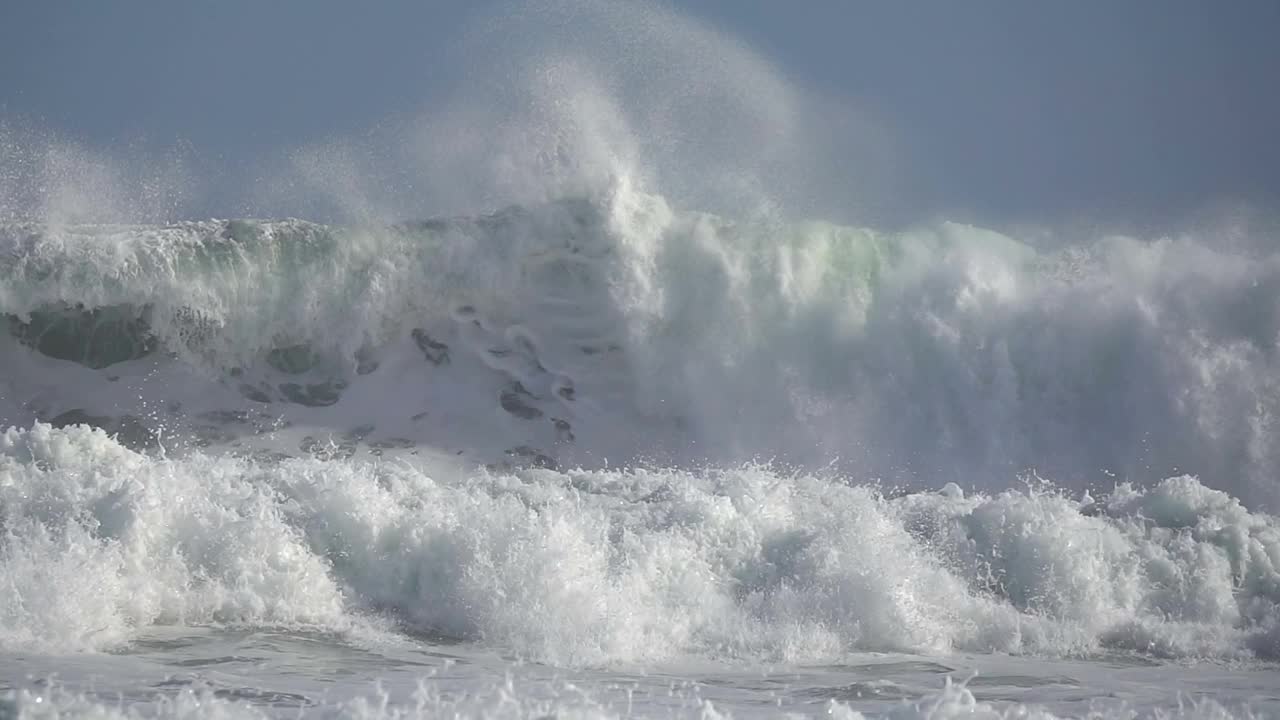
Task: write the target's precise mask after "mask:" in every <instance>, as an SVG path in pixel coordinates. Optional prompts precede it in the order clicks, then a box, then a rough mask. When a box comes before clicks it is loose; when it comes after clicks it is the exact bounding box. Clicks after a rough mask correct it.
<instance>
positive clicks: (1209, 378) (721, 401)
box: [0, 2, 1280, 720]
mask: <svg viewBox="0 0 1280 720" xmlns="http://www.w3.org/2000/svg"><path fill="white" fill-rule="evenodd" d="M547 7H550V8H551V9H552V11H554V12H550V15H548V17H549V18H550V20H545V19H544V20H539V19H538V18H541V17H542V15H538V17H536V18H533V19H530V17H529V16H528V15H520V14H519V13H517V14H516V15H515V16H513V19H509V20H508V22H509V23H510V26H504V25H502V24H501V23H498V25H497V27H498V30H491V32H498V33H501V32H503V30H502V28H503V27H508V30H509V29H510V27H515V28H518V29H519V30H520V32H519V33H508V35H510V36H512V37H515V36H516V35H519V36H520V37H521V38H523V39H524V41H525V42H526V43H527V46H526V45H519V44H517V43H512V44H511V45H509V46H503V47H504V49H505V51H506V52H507V53H508V55H500V56H499V57H496V58H490V57H489V56H488V55H485V56H484V58H485V61H486V62H488V61H490V60H492V68H496V69H494V70H492V72H491V75H492V76H493V77H499V78H503V79H504V82H508V83H509V85H500V84H499V85H498V86H495V85H492V84H491V85H485V84H484V83H481V82H479V81H475V82H474V83H473V85H474V88H470V89H467V90H465V91H463V92H462V93H461V95H460V98H459V99H457V100H456V101H455V102H452V103H448V104H446V109H445V110H438V109H437V110H435V111H433V112H430V113H428V114H427V118H428V119H427V120H425V121H422V122H417V121H415V122H413V123H410V124H409V126H407V127H396V128H394V129H393V130H392V131H387V132H386V133H384V134H382V135H377V134H376V133H375V134H373V136H372V139H368V138H365V139H364V140H360V141H356V140H345V141H335V142H334V143H331V144H322V145H317V146H313V147H306V148H302V149H295V150H294V151H291V152H290V153H289V154H288V158H287V162H282V167H283V168H284V169H281V167H271V168H268V169H267V170H262V172H261V174H260V177H259V178H258V179H259V180H261V179H262V178H266V180H263V181H262V182H256V181H254V182H250V181H248V180H246V181H244V182H242V183H237V187H238V188H240V189H242V190H243V192H244V193H245V194H246V195H247V196H248V198H249V199H248V200H245V201H244V202H242V203H239V204H237V207H246V208H248V210H249V211H247V212H244V213H228V214H226V215H222V216H220V218H221V219H207V220H192V219H190V218H192V217H205V215H201V214H197V213H195V212H190V211H184V210H182V206H181V202H178V201H176V200H173V198H174V197H178V196H180V195H181V192H179V190H178V189H177V188H178V187H179V186H180V185H182V181H181V176H182V173H179V172H176V171H175V172H172V173H170V172H168V171H167V170H166V169H165V168H160V169H157V168H155V167H153V166H152V164H151V160H150V159H147V158H141V157H140V156H139V157H135V156H133V155H129V154H128V153H127V152H126V153H125V154H124V156H123V158H122V157H121V156H120V155H118V154H117V155H111V154H105V155H100V154H95V153H94V152H93V151H91V150H89V149H86V148H85V147H83V146H79V145H76V144H74V143H67V142H64V141H62V140H61V139H58V138H52V139H51V138H49V137H45V136H43V135H41V134H40V132H38V131H36V132H34V133H33V132H28V131H27V130H21V131H19V130H16V129H15V126H12V125H5V124H0V159H2V160H3V161H4V163H3V167H2V168H0V169H2V170H3V172H0V718H11V717H12V718H55V717H98V718H114V717H130V718H133V717H171V716H181V717H185V718H263V717H284V718H292V717H299V716H303V715H305V716H312V715H316V716H321V717H358V718H409V717H442V716H447V717H493V718H516V717H530V718H534V717H618V716H638V717H704V718H712V717H726V716H732V717H775V716H782V715H787V716H792V717H808V716H822V715H827V716H836V717H846V718H860V717H893V718H916V717H921V718H936V719H939V720H940V719H943V718H952V717H961V716H965V717H971V716H977V717H992V718H994V717H1036V718H1055V717H1061V718H1067V717H1086V716H1087V717H1091V718H1105V719H1107V720H1111V719H1115V720H1120V719H1122V718H1123V719H1129V718H1135V717H1142V718H1147V717H1162V718H1163V717H1178V718H1183V717H1186V718H1206V719H1208V718H1214V719H1219V718H1236V717H1240V718H1245V717H1270V716H1273V715H1275V714H1276V713H1277V712H1280V681H1277V680H1276V678H1277V676H1278V672H1280V518H1278V517H1277V515H1276V513H1280V483H1278V482H1277V480H1278V479H1280V443H1277V441H1276V438H1277V437H1280V352H1278V349H1277V348H1278V344H1280V252H1277V251H1276V250H1274V249H1273V247H1272V245H1273V243H1270V242H1269V240H1268V238H1266V237H1262V238H1261V239H1259V238H1257V237H1253V236H1250V235H1249V234H1248V233H1247V232H1244V231H1239V229H1238V228H1231V227H1211V226H1209V225H1205V226H1203V227H1198V228H1195V229H1187V230H1185V231H1181V232H1161V233H1147V234H1143V233H1126V232H1119V231H1117V232H1107V231H1098V232H1093V233H1085V234H1076V235H1069V234H1065V233H1063V234H1058V235H1054V236H1053V237H1051V238H1049V239H1046V236H1045V234H1044V233H1035V232H1027V233H1025V234H1022V233H1019V232H1017V231H1013V230H1009V229H1007V228H1001V229H999V230H997V229H989V228H985V227H982V226H981V225H979V224H972V223H961V222H951V221H947V220H930V219H916V220H914V221H912V222H910V223H897V224H893V226H892V227H890V226H889V224H885V225H884V226H881V225H878V224H876V223H872V222H857V221H856V220H850V219H849V218H848V216H849V215H856V214H857V213H853V212H851V213H844V212H842V210H843V209H847V207H846V206H849V205H852V204H853V200H851V199H850V198H852V197H854V196H855V195H857V192H858V190H857V188H856V187H855V186H856V183H854V182H853V181H852V180H850V181H848V182H845V181H837V180H836V179H834V178H833V176H832V175H831V172H832V167H830V166H831V165H839V164H840V161H837V160H833V159H832V156H833V153H832V152H827V151H826V150H825V149H824V148H823V147H820V146H817V145H815V143H817V142H818V141H816V140H814V138H817V137H821V136H822V132H820V130H823V129H826V130H830V129H831V127H836V128H837V129H839V131H840V132H847V131H849V128H850V127H852V125H849V124H847V123H843V121H841V122H839V123H837V122H835V121H834V120H832V118H833V116H834V115H837V114H838V109H837V108H836V107H835V106H834V105H832V104H830V103H819V102H817V101H815V100H814V99H813V98H811V97H808V96H807V95H806V94H805V93H804V92H801V91H800V90H798V89H796V88H794V87H792V86H791V85H790V84H788V83H787V82H786V81H785V80H784V79H783V78H782V76H781V75H779V74H778V73H776V72H775V71H774V70H773V69H772V68H771V67H770V66H769V65H768V64H767V63H765V62H764V61H763V60H761V59H759V58H758V57H756V56H755V55H754V54H752V53H751V52H750V51H749V50H747V49H746V48H745V47H743V46H742V45H741V44H739V43H738V42H737V41H734V40H732V39H729V38H725V37H724V36H722V35H721V34H719V33H716V32H713V31H711V30H709V29H708V28H706V27H703V26H702V25H701V24H699V23H697V22H695V21H693V20H689V19H686V18H682V17H679V16H676V15H675V14H674V13H671V12H667V11H665V10H661V9H655V8H640V7H639V6H637V7H635V8H633V7H630V6H617V5H612V4H609V3H597V2H580V3H579V2H564V3H555V2H553V3H547V4H544V5H539V6H538V8H540V9H539V10H538V12H543V11H546V8H547ZM557 8H558V10H556V9H557ZM556 12H562V13H571V14H572V17H574V18H575V22H583V23H585V24H586V25H587V27H588V28H589V29H590V30H591V33H583V35H582V36H581V37H579V36H574V37H573V38H572V42H568V41H565V40H564V38H560V37H559V36H558V35H556V33H557V32H560V31H559V30H556V28H559V27H560V25H557V24H556V18H557V17H559V16H557V15H556V14H555V13H556ZM540 22H543V23H545V26H544V25H539V24H538V23H540ZM548 28H550V29H548ZM592 33H594V34H592ZM485 37H488V36H485V35H484V34H483V33H481V35H480V43H481V46H482V47H483V48H485V49H486V50H487V49H488V48H491V47H494V45H493V43H488V44H485V43H486V41H485V40H484V38H485ZM557 38H559V39H557ZM584 38H585V39H584ZM599 38H603V39H599ZM609 38H613V41H617V42H613V41H610V40H609ZM623 40H625V42H623ZM611 42H613V45H611V44H610V43H611ZM574 43H578V44H577V45H574ZM593 43H596V44H594V45H593ZM615 45H616V46H617V47H619V48H621V50H617V49H616V48H615V47H614V46H615ZM615 50H616V52H615ZM622 55H626V57H625V58H624V60H625V62H624V61H622V60H618V59H617V57H620V56H622ZM708 57H713V58H716V59H717V60H716V62H708V61H707V60H706V58H708ZM479 63H480V61H479V60H477V61H475V64H479ZM513 67H518V68H520V71H519V72H515V71H512V70H511V68H513ZM637 68H639V70H637ZM526 70H527V72H526ZM477 74H478V75H483V73H477ZM495 87H496V88H497V89H495ZM691 88H692V89H691ZM495 98H497V99H496V100H495ZM828 122H830V123H831V127H826V126H825V125H823V124H824V123H828ZM819 126H822V127H819ZM473 128H482V129H483V130H482V131H480V132H478V133H477V132H475V131H473ZM672 128H678V129H679V130H680V132H672ZM361 142H367V143H368V144H367V145H360V144H359V143H361ZM743 148H753V149H756V151H755V152H754V153H752V154H751V157H750V158H746V159H744V158H743V155H744V153H743V150H742V149H743ZM370 158H372V160H370ZM825 160H831V162H830V163H828V164H824V161H825ZM424 168H425V169H424ZM256 171H257V169H255V172H256ZM407 177H412V178H413V179H414V181H413V182H409V181H407V180H405V178H407ZM281 178H287V181H286V180H282V179H281ZM171 195H172V196H171ZM424 197H430V198H431V199H432V202H433V203H434V204H433V206H432V209H429V210H424V209H423V208H422V207H421V206H419V205H416V204H415V202H417V200H419V199H421V198H424ZM797 198H799V200H798V199H797ZM801 200H802V201H803V202H801ZM440 206H443V207H445V208H446V210H443V211H438V212H437V211H434V210H439V207H440ZM175 208H176V209H175ZM832 208H835V209H834V210H833V209H832ZM228 216H229V217H232V218H234V219H226V218H227V217H228ZM297 217H303V218H310V219H296V218H297ZM833 218H834V219H833Z"/></svg>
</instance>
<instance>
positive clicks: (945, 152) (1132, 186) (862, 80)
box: [0, 0, 1280, 222]
mask: <svg viewBox="0 0 1280 720" xmlns="http://www.w3.org/2000/svg"><path fill="white" fill-rule="evenodd" d="M496 5H499V3H495V2H491V1H489V0H481V1H480V2H403V1H401V2H376V3H349V2H335V1H332V0H309V1H306V2H303V1H300V0H281V1H277V2H256V1H253V2H250V1H247V0H223V1H221V2H216V3H215V2H207V3H198V2H191V3H185V2H183V3H173V2H143V1H141V0H120V1H119V2H109V3H108V2H66V3H17V2H12V3H7V4H6V5H5V7H4V9H3V10H0V114H3V116H4V117H6V118H9V119H14V118H22V119H24V120H25V121H28V122H33V123H35V124H37V125H39V126H41V127H44V128H47V129H50V130H52V131H55V132H57V133H59V134H61V135H65V136H68V137H72V138H75V139H77V140H79V141H82V142H84V143H87V144H89V145H91V146H100V147H111V146H119V145H121V144H123V143H130V142H134V143H137V142H141V143H144V144H153V145H157V146H164V145H166V144H170V143H174V142H179V141H181V142H185V143H189V144H190V146H192V147H194V148H196V149H197V150H198V151H199V152H200V153H201V154H202V155H203V156H205V157H209V158H216V159H217V162H219V163H222V164H224V165H229V166H235V165H236V164H237V163H240V162H242V161H244V162H248V161H249V160H252V159H253V158H255V157H258V156H260V155H262V154H263V153H269V152H271V151H273V150H275V149H279V148H282V147H286V146H289V145H295V144H300V143H306V142H310V141H313V140H317V139H321V138H325V137H332V136H342V135H347V136H350V135H357V136H358V135H359V134H361V133H363V132H365V131H366V130H367V129H368V128H370V127H374V126H376V125H377V124H379V123H380V122H383V121H384V120H385V119H386V118H388V117H394V116H396V115H398V114H405V113H413V112H417V111H419V110H420V109H421V108H423V107H430V106H431V105H432V103H434V102H446V98H447V97H448V96H449V92H450V90H451V88H454V87H456V86H457V85H458V84H459V83H463V82H466V77H467V75H466V73H467V68H466V67H459V65H460V64H463V65H465V64H466V63H465V59H464V60H462V61H460V60H459V58H458V56H457V55H456V53H455V54H451V53H449V52H446V49H447V48H449V47H451V46H452V45H453V44H455V41H456V40H457V38H458V37H459V36H460V35H461V34H462V33H464V32H465V31H466V28H468V27H472V26H474V24H475V23H476V22H480V23H483V22H484V18H485V17H486V16H487V14H488V13H491V12H493V9H494V7H495V6H496ZM670 7H672V8H674V9H676V11H677V12H679V13H683V14H687V15H690V16H693V17H696V18H698V19H699V20H701V21H702V22H703V23H705V24H706V25H709V26H711V27H714V28H716V29H718V30H720V31H722V32H724V33H727V34H729V35H733V36H735V37H737V38H740V39H741V40H742V41H744V42H745V43H746V44H748V45H749V46H750V47H751V48H752V49H753V50H755V51H756V52H757V53H758V54H759V55H761V56H762V57H764V58H765V59H766V60H768V61H769V62H771V63H772V64H773V65H774V66H776V67H777V68H778V70H779V72H780V73H781V74H783V75H784V76H785V77H787V78H788V79H789V80H790V81H791V82H793V83H795V84H796V85H797V86H799V87H804V88H806V89H808V90H811V91H814V92H816V93H820V94H822V95H825V96H829V97H832V98H836V99H838V100H839V101H840V102H843V103H847V104H849V105H851V106H853V107H856V108H858V109H859V110H860V111H864V112H866V113H867V114H868V115H869V116H871V117H874V118H876V120H877V122H879V123H881V124H883V125H884V126H885V127H887V128H890V129H891V130H892V132H893V133H894V135H895V138H896V142H895V153H896V154H897V155H896V159H895V166H896V173H897V179H896V180H895V185H894V188H895V192H897V193H899V194H900V195H901V197H902V198H903V200H902V202H901V205H902V207H901V208H899V210H900V211H901V212H906V213H908V214H910V213H915V214H921V215H923V214H931V213H952V214H960V215H966V214H967V215H970V216H972V217H975V218H977V219H987V220H991V221H1006V220H1008V221H1021V220H1034V219H1044V220H1046V221H1056V220H1062V219H1069V218H1072V217H1097V218H1103V219H1114V220H1117V221H1131V222H1143V221H1146V220H1153V219H1159V218H1168V217H1174V216H1177V215H1181V214H1184V213H1187V212H1189V211H1194V210H1195V209H1198V208H1203V207H1209V206H1212V205H1213V204H1215V203H1220V202H1231V201H1245V202H1248V203H1251V204H1252V205H1254V206H1255V207H1258V208H1262V209H1263V210H1266V211H1273V210H1274V209H1275V208H1276V207H1277V204H1278V203H1280V139H1277V134H1278V132H1280V90H1278V89H1277V88H1280V42H1278V41H1277V40H1276V37H1277V36H1280V2H1275V1H1274V0H1256V1H1255V0H1232V1H1231V2H1210V1H1209V0H1204V1H1201V2H1191V1H1189V0H1124V1H1120V2H1116V1H1111V0H1108V1H1105V2H1104V1H1102V0H1083V1H1080V2H1025V1H1015V0H974V1H972V2H948V1H945V0H928V1H925V0H921V1H904V0H875V1H861V0H849V1H847V2H835V1H834V0H833V1H830V2H802V3H794V4H791V3H780V2H756V1H752V0H739V1H737V2H734V1H730V0H689V1H688V2H679V3H672V4H671V5H670ZM504 32H513V30H512V28H511V27H510V26H508V27H507V28H506V29H505V30H504ZM511 40H512V42H517V41H518V38H515V37H512V38H511ZM495 41H496V42H502V41H503V39H502V37H501V36H500V35H499V36H498V37H497V38H496V39H495ZM209 209H210V210H213V211H216V210H218V208H209Z"/></svg>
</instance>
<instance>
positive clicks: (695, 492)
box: [0, 425, 1280, 665]
mask: <svg viewBox="0 0 1280 720" xmlns="http://www.w3.org/2000/svg"><path fill="white" fill-rule="evenodd" d="M0 453H2V454H0V493H2V495H0V508H2V509H3V523H4V529H5V535H4V541H3V546H2V548H0V550H2V552H0V564H3V570H4V577H5V578H6V584H7V585H8V592H6V593H5V599H4V600H3V602H2V603H0V644H2V645H3V646H4V647H6V648H10V649H13V648H30V649H39V650H46V651H49V650H77V649H94V648H110V647H114V646H116V645H119V644H120V643H124V642H128V640H129V638H130V636H131V633H132V632H133V631H134V630H135V629H137V628H142V627H146V626H150V625H157V624H159V625H164V624H187V625H192V624H195V625H200V624H211V623H212V624H219V625H228V624H229V625H248V626H253V627H262V626H265V627H303V628H305V627H311V628H317V629H322V630H326V631H332V632H340V633H346V634H350V633H356V634H357V636H360V633H368V632H374V631H376V629H377V628H378V627H380V626H382V625H383V624H384V620H388V619H389V620H391V621H392V622H393V623H394V624H396V625H397V626H399V627H401V628H402V629H408V630H411V631H414V632H421V633H428V634H431V635H433V636H445V637H454V638H461V639H474V640H484V641H486V642H487V643H490V644H494V645H497V646H500V647H505V648H509V649H510V650H512V651H514V652H516V653H517V654H519V655H522V656H524V657H529V658H534V659H539V660H543V661H547V662H552V663H555V664H560V665H610V664H614V663H625V662H657V661H666V660H673V659H680V658H688V657H712V658H719V659H722V660H725V659H744V660H746V659H755V660H760V659H769V660H777V661H789V662H822V661H834V660H839V659H840V658H842V657H844V656H846V655H847V654H849V653H853V652H858V651H867V650H882V651H902V652H921V653H937V652H948V651H951V650H966V651H984V652H985V651H1002V652H1013V653H1035V654H1047V655H1064V654H1065V655H1076V654H1093V653H1097V652H1104V651H1124V652H1139V653H1154V654H1157V655H1167V656H1173V657H1221V658H1250V657H1263V658H1274V657H1276V655H1277V652H1280V647H1277V646H1276V644H1275V640H1276V637H1277V630H1276V628H1277V622H1278V621H1280V590H1278V589H1280V569H1278V568H1280V562H1278V561H1280V524H1278V523H1277V522H1276V520H1275V519H1274V518H1272V517H1270V516H1265V515H1257V514H1252V513H1249V512H1247V511H1245V510H1244V509H1243V508H1242V507H1241V506H1240V505H1239V504H1238V503H1237V502H1235V501H1234V500H1232V499H1230V498H1228V497H1227V496H1225V495H1223V494H1221V493H1217V492H1215V491H1212V490H1208V489H1207V488H1205V487H1204V486H1202V485H1200V484H1199V483H1198V482H1196V481H1195V480H1193V479H1191V478H1185V477H1184V478H1173V479H1170V480H1166V481H1164V482H1163V483H1161V484H1160V485H1159V486H1157V487H1156V488H1154V489H1152V490H1150V491H1145V492H1144V491H1139V490H1135V489H1133V488H1130V487H1127V486H1122V487H1120V488H1117V490H1116V491H1115V493H1113V494H1112V495H1110V496H1109V497H1108V498H1106V499H1105V500H1103V501H1101V502H1099V503H1095V504H1084V505H1082V504H1081V503H1079V502H1077V501H1071V500H1068V499H1067V498H1065V497H1064V496H1063V495H1061V494H1058V493H1053V492H1035V491H1028V492H1013V491H1008V492H1005V493H1002V494H1000V495H995V496H983V495H975V496H970V497H967V498H966V497H963V496H962V495H961V494H960V493H958V492H954V491H952V490H948V491H947V492H944V493H941V494H933V493H922V494H913V495H904V496H901V497H897V498H888V497H885V496H883V495H881V494H880V493H879V492H878V491H876V490H874V489H872V488H868V487H861V486H855V485H849V484H847V483H845V482H842V481H839V480H835V479H825V478H820V477H815V476H808V475H779V474H777V473H774V472H771V471H768V470H766V469H764V468H756V467H744V468H740V469H736V470H719V471H710V470H708V471H703V472H699V473H692V474H691V473H685V472H680V471H674V470H665V471H660V470H640V469H636V470H630V471H625V472H618V471H576V472H570V473H560V472H556V471H552V470H546V469H530V470H525V471H521V472H519V473H517V474H506V473H482V474H479V475H474V474H455V471H450V470H439V469H438V470H436V471H434V472H432V473H431V474H428V473H426V472H424V471H423V470H422V469H419V468H417V467H415V466H414V465H411V464H409V463H405V462H386V463H379V464H370V463H363V462H357V461H344V462H323V461H319V460H286V461H283V462H279V463H276V464H259V463H256V462H253V461H250V460H246V459H237V458H233V457H225V456H223V457H210V456H204V455H199V454H196V455H192V456H190V457H186V458H183V459H151V458H147V457H145V456H142V455H138V454H136V453H133V452H131V451H129V450H126V449H124V448H122V447H121V446H120V445H119V444H118V443H115V442H114V441H112V440H111V439H109V438H108V437H107V436H106V435H105V434H104V433H103V432H102V431H100V430H91V429H89V428H84V427H79V428H70V429H65V430H56V429H53V428H50V427H49V426H46V425H37V426H36V427H34V428H33V429H31V430H26V431H20V430H9V431H7V432H6V433H5V434H4V435H3V437H2V438H0Z"/></svg>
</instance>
